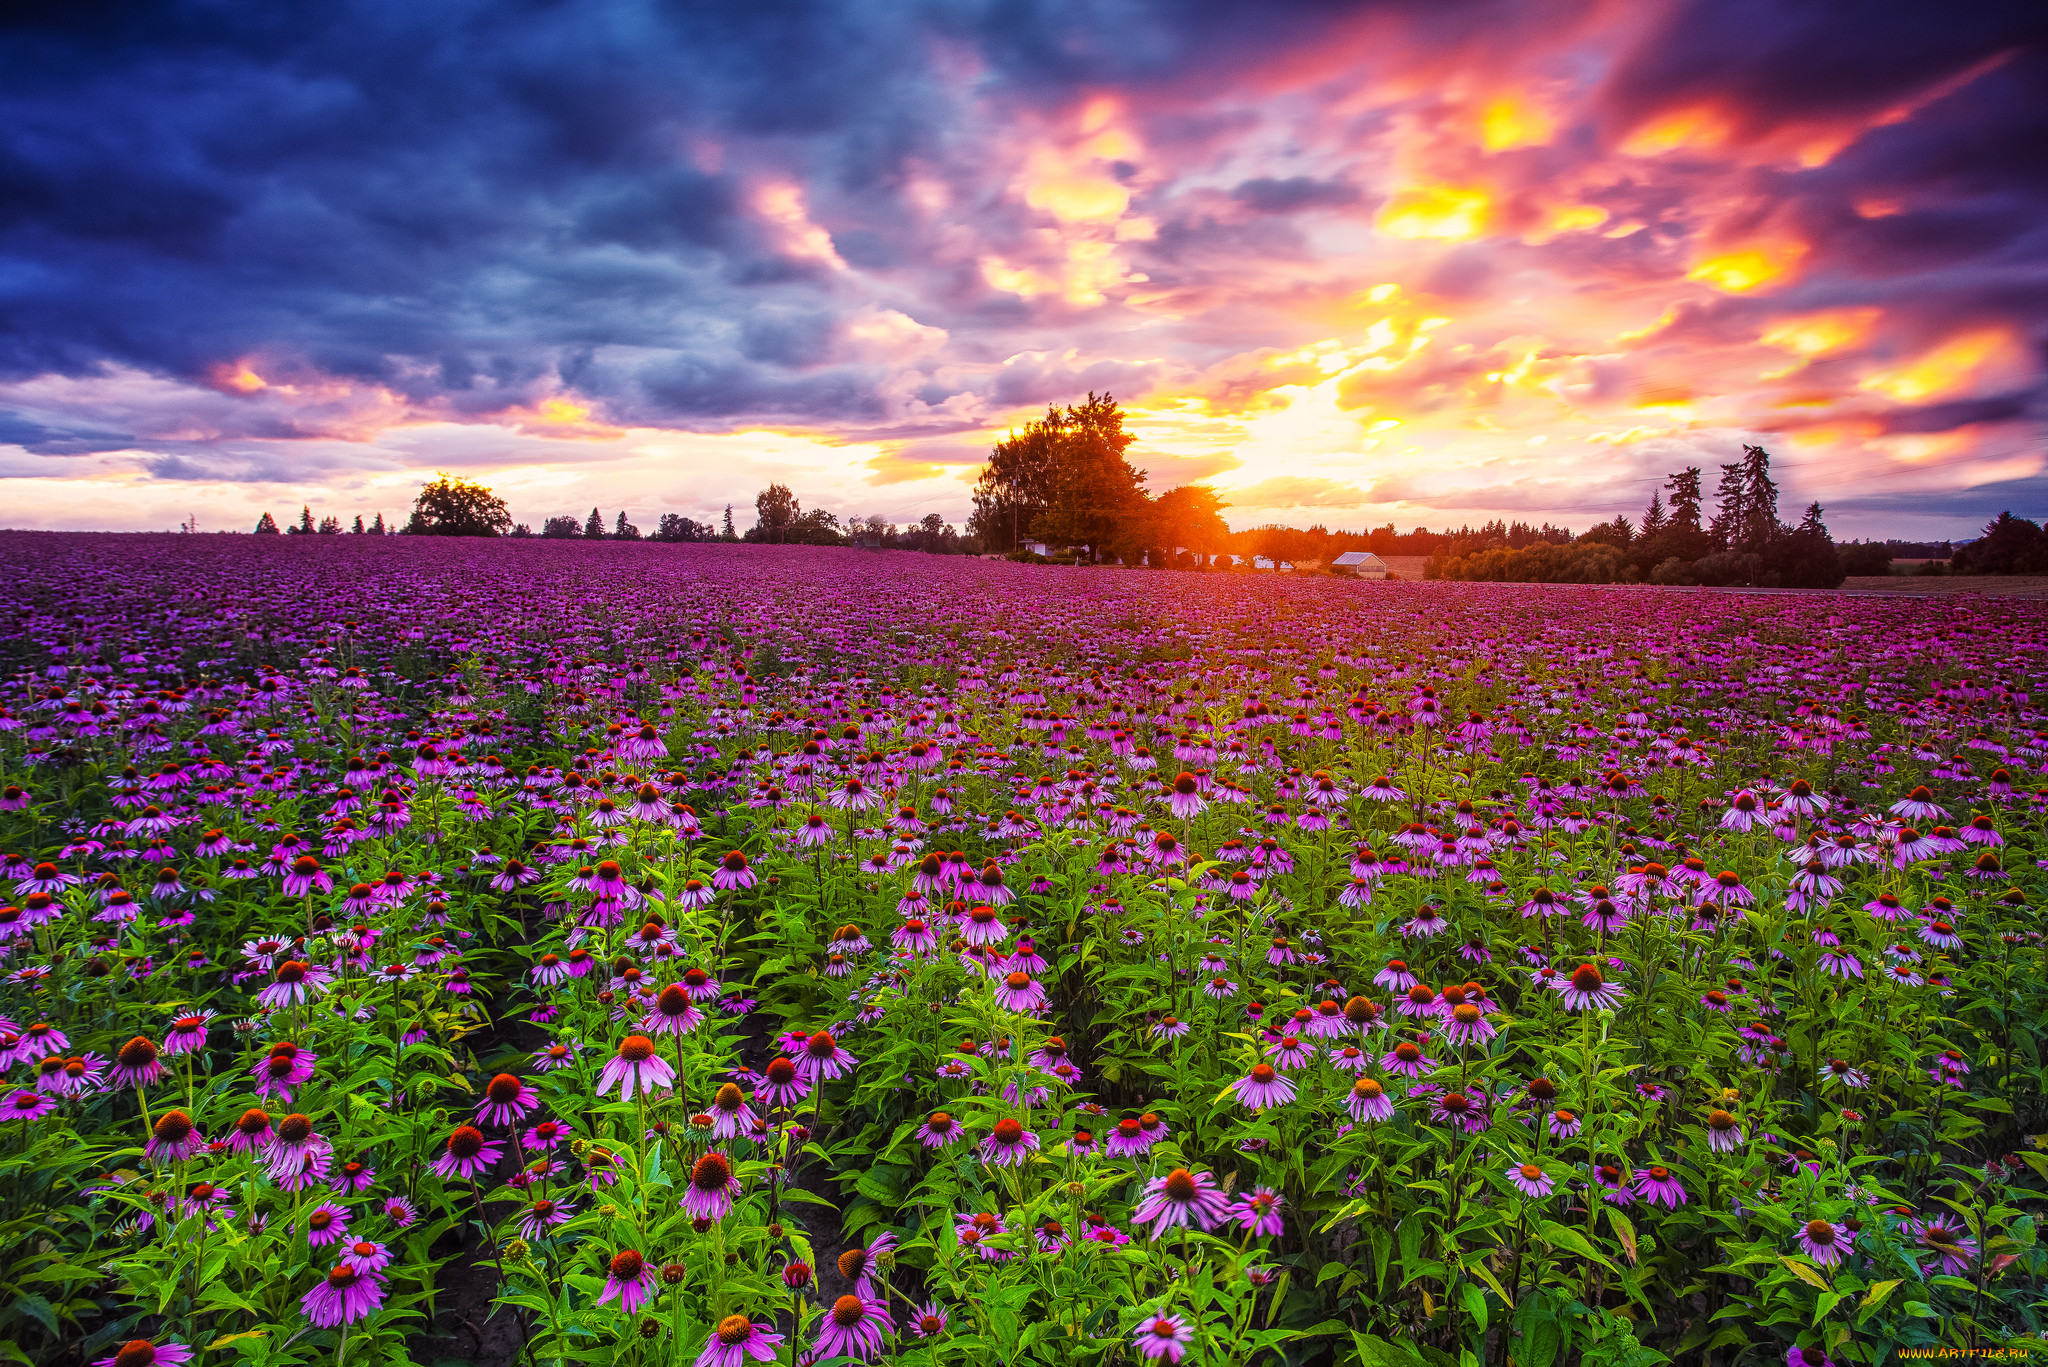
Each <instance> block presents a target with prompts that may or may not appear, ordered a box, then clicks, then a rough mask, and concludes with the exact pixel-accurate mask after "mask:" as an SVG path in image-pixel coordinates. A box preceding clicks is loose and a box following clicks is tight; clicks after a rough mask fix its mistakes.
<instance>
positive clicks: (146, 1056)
mask: <svg viewBox="0 0 2048 1367" xmlns="http://www.w3.org/2000/svg"><path fill="white" fill-rule="evenodd" d="M163 1075H164V1065H163V1062H162V1060H161V1059H159V1058H158V1056H157V1048H156V1042H155V1041H153V1040H151V1039H150V1038H149V1037H148V1036H146V1035H137V1036H136V1037H135V1038H134V1039H131V1040H129V1041H128V1042H127V1043H126V1044H124V1045H122V1046H121V1047H120V1048H119V1049H117V1050H115V1051H114V1062H113V1066H112V1067H110V1068H108V1069H107V1085H108V1086H110V1087H153V1086H155V1085H156V1084H157V1082H159V1081H160V1080H161V1079H162V1078H163Z"/></svg>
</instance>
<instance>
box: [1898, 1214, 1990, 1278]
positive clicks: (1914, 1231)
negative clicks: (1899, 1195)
mask: <svg viewBox="0 0 2048 1367" xmlns="http://www.w3.org/2000/svg"><path fill="white" fill-rule="evenodd" d="M1906 1232H1907V1233H1908V1234H1910V1235H1912V1236H1913V1239H1914V1241H1915V1242H1917V1243H1918V1244H1919V1245H1920V1247H1921V1248H1922V1249H1923V1250H1925V1251H1926V1252H1928V1253H1931V1254H1933V1255H1934V1259H1935V1262H1936V1265H1937V1266H1938V1267H1939V1269H1940V1270H1941V1271H1942V1272H1944V1273H1946V1274H1948V1275H1949V1276H1951V1277H1960V1276H1962V1275H1963V1274H1964V1273H1966V1272H1968V1271H1970V1269H1971V1268H1972V1267H1974V1266H1975V1265H1976V1261H1977V1241H1976V1240H1975V1239H1972V1238H1971V1237H1970V1232H1969V1230H1967V1229H1965V1228H1964V1227H1963V1224H1962V1222H1961V1221H1959V1220H1956V1219H1954V1218H1953V1217H1950V1216H1936V1217H1935V1218H1934V1219H1932V1220H1909V1221H1907V1222H1906Z"/></svg>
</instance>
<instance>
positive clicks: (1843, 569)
mask: <svg viewBox="0 0 2048 1367" xmlns="http://www.w3.org/2000/svg"><path fill="white" fill-rule="evenodd" d="M1134 440H1135V438H1134V437H1133V436H1132V434H1131V433H1129V432H1126V431H1125V430H1124V414H1123V412H1122V411H1121V410H1120V409H1119V408H1118V407H1117V403H1116V400H1115V398H1114V397H1112V396H1111V395H1108V394H1101V395H1097V394H1095V393H1093V392H1091V393H1090V394H1089V395H1088V397H1087V400H1086V401H1085V402H1083V403H1080V404H1070V405H1068V406H1067V407H1066V408H1064V409H1061V408H1058V407H1054V406H1048V407H1047V409H1046V412H1045V416H1044V417H1043V418H1040V419H1036V420H1033V421H1031V422H1027V423H1026V424H1025V425H1024V428H1023V430H1022V431H1013V432H1011V433H1010V434H1008V435H1007V436H1006V437H1005V438H1004V439H1003V440H1001V441H999V442H997V443H996V444H995V447H994V450H993V451H992V452H991V453H990V457H989V460H988V462H987V463H986V464H985V465H984V466H983V467H982V469H981V472H980V475H979V477H978V479H977V480H976V483H975V488H974V512H973V515H972V516H971V517H970V519H969V521H968V524H967V527H966V529H965V530H964V531H962V530H958V529H955V528H954V527H952V526H951V525H950V524H948V523H947V522H946V521H945V520H944V519H943V518H942V517H941V516H940V515H939V514H937V513H928V514H926V515H925V516H924V517H923V518H922V519H920V520H919V521H918V522H915V523H912V524H910V525H908V526H906V527H901V528H899V527H898V526H897V525H896V524H894V523H892V522H888V521H886V520H885V519H883V518H881V517H879V516H869V517H851V518H849V519H847V520H846V521H845V522H844V523H842V522H841V521H840V519H839V518H838V517H837V516H836V515H835V514H833V513H830V512H827V511H826V510H824V509H822V508H812V509H808V510H807V509H805V508H804V507H803V505H802V503H801V502H800V501H799V500H798V498H797V496H796V494H795V493H794V492H793V491H792V490H791V489H790V488H789V487H788V486H786V485H783V484H779V483H778V484H770V485H769V486H768V487H767V488H765V489H763V490H762V491H761V492H760V493H759V494H757V495H756V496H755V499H754V525H753V526H752V527H750V528H748V529H747V530H746V531H745V532H744V533H742V532H740V531H739V530H738V529H737V528H736V527H735V525H734V522H733V510H732V506H731V505H730V504H728V505H727V506H726V509H725V514H724V518H723V521H722V524H721V525H720V526H719V527H716V528H714V527H712V526H711V525H710V524H709V523H705V522H698V521H695V520H694V519H692V518H688V517H684V516H682V515H681V514H678V513H664V514H662V516H661V520H660V522H659V524H658V525H657V526H656V528H655V530H654V531H653V532H652V533H651V534H648V535H647V536H646V537H645V538H644V539H646V540H650V541H665V542H710V541H719V542H727V543H746V544H755V545H778V544H779V545H811V546H842V545H854V546H862V547H867V548H871V549H878V550H914V551H923V552H926V553H930V554H940V555H973V554H982V553H991V552H992V553H996V554H1009V555H1014V556H1019V557H1028V556H1030V555H1031V554H1032V553H1033V552H1032V551H1031V550H1030V549H1027V548H1031V547H1036V548H1039V549H1043V550H1047V551H1053V550H1055V549H1056V550H1057V551H1058V552H1059V553H1060V554H1061V555H1062V557H1063V558H1064V557H1066V556H1071V557H1072V558H1074V559H1077V560H1086V561H1088V562H1089V563H1097V564H1100V563H1106V562H1107V563H1115V562H1121V563H1124V564H1130V565H1137V564H1146V565H1151V566H1155V567H1158V566H1165V565H1179V566H1183V567H1194V566H1201V565H1206V564H1208V563H1209V562H1210V559H1211V557H1213V556H1217V555H1226V554H1227V555H1232V556H1237V557H1241V558H1245V559H1250V558H1251V557H1254V556H1257V557H1266V558H1269V559H1270V560H1272V561H1274V562H1290V563H1294V564H1297V565H1307V564H1315V563H1328V562H1329V561H1330V560H1332V559H1334V558H1335V557H1336V556H1338V555H1341V554H1342V553H1344V552H1345V551H1351V550H1369V551H1373V552H1375V553H1377V554H1380V555H1411V556H1412V555H1425V556H1427V557H1428V561H1427V565H1426V568H1425V570H1424V575H1425V577H1427V578H1436V579H1454V580H1494V581H1519V582H1538V583H1543V582H1554V583H1644V582H1646V583H1654V584H1702V585H1715V586H1726V585H1756V586H1762V587H1785V588H1832V587H1834V586H1836V585H1838V584H1840V583H1841V582H1842V580H1843V579H1844V578H1845V577H1846V576H1847V575H1850V574H1866V575H1867V574H1884V573H1886V572H1888V571H1889V569H1890V567H1891V563H1892V561H1893V559H1894V558H1898V559H1919V560H1923V561H1933V562H1937V565H1938V564H1939V562H1941V561H1942V560H1944V559H1945V558H1948V557H1949V554H1950V550H1951V547H1950V545H1949V543H1947V542H1939V543H1910V542H1899V541H1891V542H1850V543H1845V544H1837V543H1836V542H1835V541H1834V539H1833V538H1832V537H1831V536H1830V535H1829V534H1828V529H1827V524H1826V521H1825V520H1824V512H1823V509H1822V508H1821V505H1820V504H1819V503H1818V502H1814V503H1811V504H1809V505H1808V506H1807V508H1806V509H1805V511H1804V512H1803V514H1802V515H1801V516H1800V519H1799V521H1798V522H1796V523H1787V522H1785V521H1783V520H1781V518H1780V514H1779V502H1780V499H1779V491H1778V486H1777V483H1776V481H1775V480H1774V479H1773V477H1772V474H1771V456H1770V453H1769V452H1768V451H1766V450H1765V449H1764V448H1763V447H1761V446H1744V447H1743V451H1742V457H1741V459H1739V460H1736V461H1732V462H1730V463H1728V464H1725V465H1723V466H1722V467H1721V478H1720V482H1719V484H1718V485H1717V487H1716V488H1715V491H1714V507H1713V510H1712V512H1711V513H1709V512H1708V510H1707V507H1706V498H1705V494H1704V488H1703V472H1702V471H1701V470H1700V468H1699V467H1698V466H1689V467H1687V468H1685V469H1683V470H1679V471H1676V472H1674V473H1673V474H1671V475H1670V476H1669V477H1667V478H1666V479H1665V480H1664V482H1663V483H1662V484H1661V485H1659V486H1658V488H1657V489H1656V490H1654V491H1653V492H1652V493H1651V495H1650V503H1649V506H1648V507H1647V508H1645V509H1644V511H1643V515H1642V518H1641V520H1640V522H1634V521H1631V520H1630V519H1629V518H1628V517H1626V516H1617V517H1615V518H1613V519H1612V520H1610V521H1607V522H1602V523H1598V524H1596V525H1594V526H1593V527H1591V528H1589V529H1588V530H1586V531H1585V532H1583V533H1580V534H1578V535H1576V536H1575V535H1574V534H1573V533H1572V532H1571V531H1570V529H1568V528H1566V527H1562V526H1554V525H1552V524H1550V523H1547V522H1546V523H1543V524H1541V525H1537V524H1534V523H1525V522H1520V521H1517V522H1505V521H1501V520H1495V521H1493V522H1489V523H1486V524H1485V525H1483V526H1481V527H1479V528H1477V529H1474V528H1471V527H1469V526H1467V527H1460V528H1458V529H1457V530H1456V531H1448V530H1446V531H1442V532H1436V531H1431V530H1429V529H1428V528H1424V527H1417V528H1415V529H1414V530H1413V531H1411V532H1407V533H1400V532H1396V530H1395V529H1394V526H1393V524H1392V523H1389V524H1387V525H1386V526H1384V527H1379V528H1374V529H1371V530H1368V531H1362V532H1349V531H1332V530H1330V529H1329V528H1326V527H1322V526H1314V527H1308V528H1298V527H1282V526H1274V525H1268V526H1261V527H1253V528H1250V529H1247V530H1245V531H1241V532H1233V531H1231V529H1230V527H1229V526H1228V524H1226V523H1225V522H1224V520H1223V516H1222V510H1223V509H1224V508H1225V507H1227V506H1229V505H1227V504H1225V503H1224V502H1222V500H1221V499H1219V498H1218V497H1217V495H1216V493H1215V491H1213V490H1211V489H1210V488H1208V487H1207V486H1206V485H1201V484H1188V485H1182V486H1180V487H1178V488H1173V489H1168V490H1166V491H1164V492H1163V493H1160V494H1158V495H1156V496H1155V495H1151V494H1148V493H1147V492H1146V490H1145V487H1144V486H1145V482H1146V475H1145V473H1144V472H1143V471H1141V470H1139V469H1137V468H1136V467H1134V466H1133V465H1132V464H1131V463H1130V460H1129V459H1128V455H1127V453H1128V451H1129V450H1130V448H1131V446H1132V444H1133V442H1134ZM1667 494H1668V495H1669V499H1668V501H1667V499H1666V497H1665V496H1666V495H1667ZM342 530H343V529H342V525H341V521H340V519H339V518H336V517H332V516H329V517H325V518H322V519H320V520H319V521H318V522H315V520H314V518H313V514H312V511H311V509H310V508H301V509H300V511H299V520H298V522H297V524H296V525H294V526H291V527H289V528H281V527H279V525H278V523H277V521H276V519H275V518H273V517H272V516H271V515H270V514H269V513H267V512H266V513H264V514H263V516H262V519H261V520H260V521H259V522H258V523H257V525H256V531H257V532H258V533H260V534H266V535H278V534H285V535H336V534H340V533H342ZM349 530H350V532H351V533H353V534H355V535H377V536H381V535H391V534H398V535H410V536H506V537H533V536H536V535H537V536H539V537H542V538H547V539H552V540H562V539H579V540H607V541H638V540H641V539H643V537H642V534H641V531H640V529H639V528H638V527H637V526H635V525H634V524H633V523H632V522H631V521H630V520H629V519H628V518H627V516H626V514H625V512H624V511H623V510H621V511H620V512H619V513H618V515H617V517H616V518H615V519H614V520H613V521H611V522H610V523H607V522H606V519H605V517H604V515H603V514H602V513H601V512H600V511H599V510H598V509H597V508H592V509H591V510H590V514H589V516H588V517H585V518H582V519H578V518H576V517H573V516H567V515H563V516H557V517H550V518H548V519H546V520H545V521H544V522H543V523H542V524H541V529H540V531H539V532H538V533H536V532H534V531H533V530H532V528H530V527H529V526H527V525H526V524H525V523H514V522H513V521H512V517H511V514H510V512H509V511H508V510H507V508H506V506H505V501H504V500H503V499H502V498H500V497H498V496H497V494H495V493H494V492H492V491H491V490H490V489H489V488H487V487H485V486H484V485H481V484H478V483H475V482H473V481H471V480H465V479H461V478H457V477H453V476H450V475H447V474H445V473H444V474H442V475H440V476H438V477H437V478H436V479H434V480H433V481H431V482H430V483H428V484H427V485H425V486H424V487H422V488H421V490H420V492H419V495H418V497H417V498H416V499H415V500H414V504H413V510H412V515H411V517H410V518H409V519H408V520H407V522H406V523H405V525H404V526H403V527H390V526H387V525H386V524H385V521H384V515H383V514H382V513H381V512H380V513H378V514H376V516H375V518H374V519H373V520H372V521H371V522H369V523H368V524H366V523H365V522H364V520H363V518H362V516H361V515H357V517H356V518H355V522H354V526H353V527H352V528H350V529H349ZM1946 569H1947V570H1949V571H1953V572H1955V573H1959V574H2031V573H2048V531H2043V529H2042V528H2041V526H2040V525H2039V524H2037V523H2034V522H2032V521H2029V520H2027V519H2025V518H2016V517H2014V516H2013V515H2012V514H2011V513H2010V512H2005V513H2001V514H2000V515H1999V516H1998V517H1997V518H1995V519H1994V520H1993V521H1992V522H1991V523H1990V524H1988V525H1987V526H1986V527H1985V529H1984V535H1983V536H1982V537H1981V538H1979V539H1977V540H1976V541H1973V542H1970V543H1967V544H1965V545H1963V546H1961V547H1959V548H1955V550H1954V554H1953V557H1952V559H1948V563H1947V566H1946ZM1923 572H1924V571H1923Z"/></svg>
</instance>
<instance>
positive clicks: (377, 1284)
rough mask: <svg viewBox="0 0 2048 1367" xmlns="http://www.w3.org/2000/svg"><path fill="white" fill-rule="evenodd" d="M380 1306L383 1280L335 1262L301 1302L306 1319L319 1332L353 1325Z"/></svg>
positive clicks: (381, 1303)
mask: <svg viewBox="0 0 2048 1367" xmlns="http://www.w3.org/2000/svg"><path fill="white" fill-rule="evenodd" d="M383 1304H384V1279H383V1278H382V1277H380V1276H378V1275H377V1274H376V1273H373V1272H358V1271H356V1270H355V1269H354V1268H353V1267H351V1266H349V1265H348V1264H347V1263H337V1264H336V1265H335V1268H334V1270H333V1271H332V1272H329V1273H328V1274H327V1276H326V1277H325V1278H323V1279H322V1280H321V1281H320V1283H319V1284H318V1285H316V1286H315V1287H314V1288H313V1289H312V1290H311V1291H308V1292H307V1293H306V1295H305V1299H304V1300H302V1301H301V1302H300V1305H301V1306H302V1307H303V1308H304V1309H305V1312H306V1318H307V1319H309V1320H311V1321H312V1322H313V1323H314V1324H316V1325H318V1326H319V1327H320V1328H322V1329H334V1328H338V1327H340V1326H341V1325H344V1324H353V1323H355V1322H356V1321H357V1320H359V1319H362V1318H363V1317H364V1316H365V1315H368V1314H369V1313H371V1312H372V1311H374V1310H376V1309H377V1308H378V1307H379V1306H381V1305H383Z"/></svg>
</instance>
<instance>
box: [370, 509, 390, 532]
mask: <svg viewBox="0 0 2048 1367" xmlns="http://www.w3.org/2000/svg"><path fill="white" fill-rule="evenodd" d="M389 534H390V533H389V532H388V531H386V529H385V526H384V514H383V513H381V512H380V513H378V514H377V520H376V521H374V522H372V523H371V524H370V535H371V536H388V535H389Z"/></svg>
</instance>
